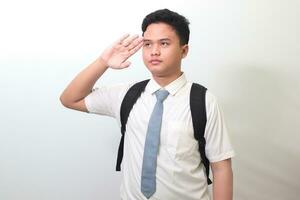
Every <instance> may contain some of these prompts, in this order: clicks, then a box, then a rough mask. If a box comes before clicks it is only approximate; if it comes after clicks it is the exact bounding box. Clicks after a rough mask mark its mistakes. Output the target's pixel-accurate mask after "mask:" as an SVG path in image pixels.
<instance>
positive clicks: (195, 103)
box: [116, 79, 212, 185]
mask: <svg viewBox="0 0 300 200" xmlns="http://www.w3.org/2000/svg"><path fill="white" fill-rule="evenodd" d="M148 82H149V79H147V80H144V81H141V82H138V83H135V84H134V85H133V86H131V87H130V88H129V90H128V91H127V93H126V95H125V97H124V99H123V101H122V104H121V109H120V119H121V134H122V137H121V140H120V144H119V150H118V158H117V165H116V171H121V162H122V159H123V148H124V147H123V146H124V136H125V132H126V123H127V120H128V116H129V113H130V111H131V109H132V108H133V105H134V104H135V102H136V101H137V99H138V98H139V97H140V96H141V93H142V92H143V91H144V90H145V87H146V85H147V83H148ZM206 90H207V89H206V88H205V87H203V86H202V85H200V84H197V83H193V84H192V87H191V92H190V109H191V115H192V121H193V128H194V137H195V139H196V140H197V141H198V144H199V152H200V156H201V160H202V162H203V165H204V167H205V171H206V177H207V183H208V185H210V184H211V183H212V181H211V180H210V178H209V160H208V159H207V157H206V155H205V144H206V141H205V138H204V132H205V126H206V106H205V94H206Z"/></svg>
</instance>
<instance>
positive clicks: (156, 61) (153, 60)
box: [149, 59, 162, 65]
mask: <svg viewBox="0 0 300 200" xmlns="http://www.w3.org/2000/svg"><path fill="white" fill-rule="evenodd" d="M149 62H150V63H151V64H152V65H158V64H160V63H161V62H162V61H161V60H158V59H152V60H150V61H149Z"/></svg>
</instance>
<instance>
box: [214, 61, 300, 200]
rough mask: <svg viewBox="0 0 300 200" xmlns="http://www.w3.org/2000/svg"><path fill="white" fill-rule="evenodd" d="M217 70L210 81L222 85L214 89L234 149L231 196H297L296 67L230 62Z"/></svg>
mask: <svg viewBox="0 0 300 200" xmlns="http://www.w3.org/2000/svg"><path fill="white" fill-rule="evenodd" d="M216 74H217V77H215V79H214V80H212V82H211V85H212V86H214V85H218V86H221V87H219V88H217V89H216V90H215V91H217V92H216V94H218V99H219V102H220V103H221V104H223V105H222V107H223V110H224V113H226V122H227V125H228V129H229V132H230V137H231V140H232V143H233V145H234V148H235V151H236V154H237V156H236V157H235V159H234V162H233V167H234V174H235V199H241V200H247V199H256V200H270V199H272V200H277V199H278V200H279V199H280V200H281V199H285V200H296V199H298V198H299V196H300V184H299V167H300V156H299V155H300V145H299V142H300V125H299V120H300V101H299V96H300V81H299V80H298V79H297V74H299V72H297V69H294V70H291V69H280V70H276V69H271V68H262V67H261V68H260V67H256V66H242V67H238V68H237V67H232V66H231V67H230V68H228V70H223V71H218V72H217V73H216ZM214 83H216V84H214ZM213 89H214V88H213Z"/></svg>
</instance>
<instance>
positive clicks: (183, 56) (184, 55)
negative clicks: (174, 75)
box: [181, 44, 189, 58]
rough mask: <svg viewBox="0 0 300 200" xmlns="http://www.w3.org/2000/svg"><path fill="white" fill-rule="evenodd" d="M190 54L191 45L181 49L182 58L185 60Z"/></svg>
mask: <svg viewBox="0 0 300 200" xmlns="http://www.w3.org/2000/svg"><path fill="white" fill-rule="evenodd" d="M188 52H189V45H188V44H185V45H183V46H182V47H181V58H185V57H186V56H187V54H188Z"/></svg>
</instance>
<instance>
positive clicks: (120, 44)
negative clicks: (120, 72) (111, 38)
mask: <svg viewBox="0 0 300 200" xmlns="http://www.w3.org/2000/svg"><path fill="white" fill-rule="evenodd" d="M142 46H143V37H139V36H138V35H134V36H130V35H129V34H126V35H124V36H122V37H121V38H120V39H118V40H117V41H116V42H114V43H113V44H112V45H111V46H110V47H108V48H106V49H105V50H104V52H103V53H102V55H101V56H100V58H101V59H102V60H103V61H104V62H105V63H106V64H107V66H108V67H110V68H112V69H123V68H126V67H128V66H129V65H130V64H131V63H130V62H129V61H127V59H128V58H129V57H130V56H132V55H133V54H135V53H136V52H137V51H138V50H139V49H140V48H141V47H142Z"/></svg>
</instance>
